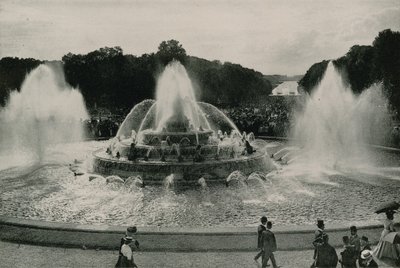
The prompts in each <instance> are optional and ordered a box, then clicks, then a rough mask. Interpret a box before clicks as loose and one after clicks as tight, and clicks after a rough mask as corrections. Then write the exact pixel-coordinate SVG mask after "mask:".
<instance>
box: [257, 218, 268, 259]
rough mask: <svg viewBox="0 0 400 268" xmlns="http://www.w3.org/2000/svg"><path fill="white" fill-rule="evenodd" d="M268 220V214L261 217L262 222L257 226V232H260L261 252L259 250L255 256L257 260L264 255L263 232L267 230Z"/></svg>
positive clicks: (259, 244)
mask: <svg viewBox="0 0 400 268" xmlns="http://www.w3.org/2000/svg"><path fill="white" fill-rule="evenodd" d="M267 221H268V218H267V217H266V216H262V217H261V224H260V225H259V226H258V228H257V234H258V239H257V249H259V250H260V252H258V253H257V255H256V256H255V257H254V260H255V261H257V260H258V259H259V258H260V257H261V256H262V255H263V250H262V233H263V232H264V231H266V230H267V227H266V224H267Z"/></svg>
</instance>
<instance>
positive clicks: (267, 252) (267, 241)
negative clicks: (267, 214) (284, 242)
mask: <svg viewBox="0 0 400 268" xmlns="http://www.w3.org/2000/svg"><path fill="white" fill-rule="evenodd" d="M271 229H272V222H270V221H268V222H267V230H265V231H264V232H263V233H262V239H261V241H262V249H263V262H262V266H261V267H262V268H266V267H267V265H268V264H267V262H268V259H271V262H272V266H273V267H274V268H278V267H279V266H277V265H276V261H275V256H274V252H275V251H276V239H275V234H274V233H273V232H272V231H271Z"/></svg>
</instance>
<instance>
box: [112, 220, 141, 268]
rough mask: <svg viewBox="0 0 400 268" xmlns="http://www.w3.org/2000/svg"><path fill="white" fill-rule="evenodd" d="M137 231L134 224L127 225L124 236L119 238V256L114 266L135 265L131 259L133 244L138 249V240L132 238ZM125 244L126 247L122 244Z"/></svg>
mask: <svg viewBox="0 0 400 268" xmlns="http://www.w3.org/2000/svg"><path fill="white" fill-rule="evenodd" d="M136 232H137V228H136V226H132V227H128V228H127V229H126V232H125V235H124V237H122V238H121V244H120V247H119V258H118V262H117V264H116V265H115V267H137V266H136V264H135V263H134V261H133V253H132V251H133V245H135V246H136V248H138V249H139V242H138V241H137V240H136V239H134V238H133V236H134V234H135V233H136ZM124 245H127V246H128V247H129V248H128V247H126V246H124Z"/></svg>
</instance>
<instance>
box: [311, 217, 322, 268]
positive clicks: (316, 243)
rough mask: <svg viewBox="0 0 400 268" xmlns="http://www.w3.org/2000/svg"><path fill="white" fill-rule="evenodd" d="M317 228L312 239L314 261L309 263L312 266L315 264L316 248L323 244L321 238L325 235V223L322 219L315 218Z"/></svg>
mask: <svg viewBox="0 0 400 268" xmlns="http://www.w3.org/2000/svg"><path fill="white" fill-rule="evenodd" d="M317 227H318V228H317V230H316V231H315V236H314V241H313V245H314V248H315V249H314V257H313V259H314V263H313V264H312V265H311V266H312V267H314V266H315V263H316V259H317V254H318V252H317V249H318V246H319V245H322V244H323V240H322V237H323V235H326V233H325V224H324V221H323V220H317Z"/></svg>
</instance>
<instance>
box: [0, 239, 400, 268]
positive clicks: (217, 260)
mask: <svg viewBox="0 0 400 268" xmlns="http://www.w3.org/2000/svg"><path fill="white" fill-rule="evenodd" d="M337 251H340V249H338V250H337ZM254 255H255V253H253V252H196V253H195V252H189V253H181V252H179V253H174V252H165V253H164V252H135V261H136V263H137V264H138V266H139V267H174V268H180V267H182V268H192V267H215V268H216V267H219V268H220V267H229V268H234V267H241V268H243V267H254V268H256V267H260V266H259V265H257V263H255V262H254V260H253V257H254ZM311 257H312V251H311V250H303V251H279V252H277V253H276V259H277V262H278V264H279V265H281V267H293V268H295V267H296V268H297V267H307V268H308V267H310V264H311ZM117 258H118V252H117V251H109V250H98V251H96V250H83V249H72V248H69V249H66V248H53V247H41V246H31V245H20V244H14V243H8V242H0V267H5V268H8V267H29V268H31V267H52V268H53V267H76V268H78V267H79V268H80V267H113V266H114V264H115V262H116V261H117ZM379 264H380V267H394V266H393V265H392V266H391V264H392V263H391V262H389V261H386V263H384V262H382V261H380V262H379ZM338 267H339V266H338Z"/></svg>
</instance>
